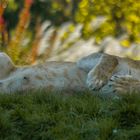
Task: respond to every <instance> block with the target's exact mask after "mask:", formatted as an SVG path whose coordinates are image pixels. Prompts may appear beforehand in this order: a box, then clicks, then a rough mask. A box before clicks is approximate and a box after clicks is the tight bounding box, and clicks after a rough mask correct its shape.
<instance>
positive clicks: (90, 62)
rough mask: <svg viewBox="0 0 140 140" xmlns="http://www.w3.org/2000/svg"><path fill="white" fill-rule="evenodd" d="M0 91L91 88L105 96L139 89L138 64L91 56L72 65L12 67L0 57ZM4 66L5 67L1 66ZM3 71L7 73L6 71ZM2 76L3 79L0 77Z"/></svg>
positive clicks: (110, 56) (98, 55) (109, 56)
mask: <svg viewBox="0 0 140 140" xmlns="http://www.w3.org/2000/svg"><path fill="white" fill-rule="evenodd" d="M3 56H4V58H5V61H3V60H1V59H0V66H2V67H4V69H3V71H2V67H1V71H0V78H1V77H2V78H1V80H0V91H1V92H4V93H13V92H16V91H27V90H37V89H44V90H60V91H65V90H67V91H70V90H75V91H82V90H85V89H91V90H93V91H98V92H99V93H101V94H105V95H115V93H126V92H128V93H132V92H133V91H139V90H140V86H139V85H140V84H139V83H140V81H139V80H140V76H139V75H140V61H134V60H130V59H127V58H120V57H117V56H112V55H108V54H102V53H94V54H91V55H89V56H87V57H84V58H82V59H80V60H79V61H78V62H77V63H75V62H49V61H48V62H47V61H46V62H45V63H44V64H37V65H33V66H25V67H20V66H15V65H14V64H13V63H12V61H11V60H10V58H9V57H8V56H7V55H6V54H4V55H1V54H0V58H1V57H3ZM4 63H5V64H4ZM6 69H7V70H6ZM1 75H3V76H1Z"/></svg>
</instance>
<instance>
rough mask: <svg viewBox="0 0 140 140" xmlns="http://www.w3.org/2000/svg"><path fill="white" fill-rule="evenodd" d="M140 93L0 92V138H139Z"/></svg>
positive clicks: (18, 139)
mask: <svg viewBox="0 0 140 140" xmlns="http://www.w3.org/2000/svg"><path fill="white" fill-rule="evenodd" d="M139 139H140V96H139V95H133V96H128V97H124V98H123V99H121V100H109V99H103V98H99V97H95V96H93V95H91V94H90V93H76V94H75V95H73V96H67V95H62V94H56V93H43V92H42V93H31V94H26V95H19V94H13V95H3V94H1V95H0V140H139Z"/></svg>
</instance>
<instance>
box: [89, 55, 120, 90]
mask: <svg viewBox="0 0 140 140" xmlns="http://www.w3.org/2000/svg"><path fill="white" fill-rule="evenodd" d="M117 65H118V59H117V58H116V57H115V56H111V55H107V54H103V55H102V56H101V58H100V60H99V62H98V64H97V65H96V66H95V67H93V69H92V70H91V71H90V72H89V73H88V77H87V86H88V87H89V88H90V89H92V90H99V89H100V88H102V87H103V86H104V85H105V84H106V83H107V82H108V80H109V79H110V78H111V76H112V74H113V72H114V70H115V68H116V66H117Z"/></svg>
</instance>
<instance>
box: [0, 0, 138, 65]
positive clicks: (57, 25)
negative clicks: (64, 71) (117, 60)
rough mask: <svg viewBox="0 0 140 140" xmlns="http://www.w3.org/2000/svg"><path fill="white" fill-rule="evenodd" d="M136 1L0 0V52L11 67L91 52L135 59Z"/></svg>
mask: <svg viewBox="0 0 140 140" xmlns="http://www.w3.org/2000/svg"><path fill="white" fill-rule="evenodd" d="M139 9H140V0H135V1H134V0H0V51H4V52H6V53H8V55H10V57H11V58H12V59H13V61H14V62H15V63H16V64H33V63H36V62H38V61H45V60H63V61H77V60H78V59H79V58H81V57H83V56H86V55H88V54H90V53H92V52H105V53H109V54H113V55H118V56H121V57H123V56H127V57H130V58H132V59H136V60H139V59H140V10H139Z"/></svg>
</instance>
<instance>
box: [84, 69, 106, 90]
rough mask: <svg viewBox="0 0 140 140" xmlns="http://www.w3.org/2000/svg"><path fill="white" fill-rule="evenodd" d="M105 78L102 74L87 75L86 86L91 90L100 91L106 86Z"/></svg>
mask: <svg viewBox="0 0 140 140" xmlns="http://www.w3.org/2000/svg"><path fill="white" fill-rule="evenodd" d="M106 79H107V78H106V77H105V76H103V75H102V74H94V73H93V72H92V73H89V74H88V76H87V81H86V84H87V86H88V88H89V89H91V90H95V91H96V90H100V89H101V88H102V87H103V86H104V85H105V84H106Z"/></svg>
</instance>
